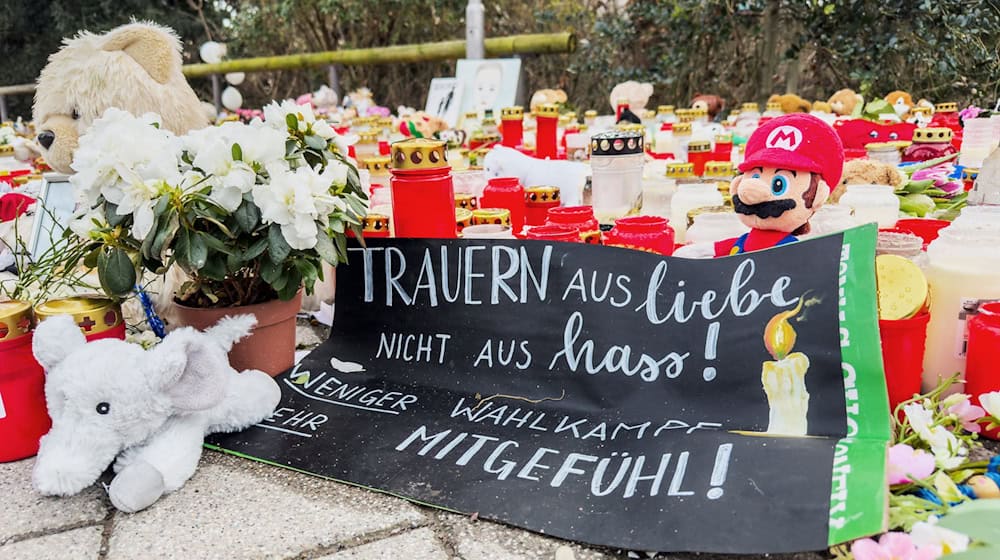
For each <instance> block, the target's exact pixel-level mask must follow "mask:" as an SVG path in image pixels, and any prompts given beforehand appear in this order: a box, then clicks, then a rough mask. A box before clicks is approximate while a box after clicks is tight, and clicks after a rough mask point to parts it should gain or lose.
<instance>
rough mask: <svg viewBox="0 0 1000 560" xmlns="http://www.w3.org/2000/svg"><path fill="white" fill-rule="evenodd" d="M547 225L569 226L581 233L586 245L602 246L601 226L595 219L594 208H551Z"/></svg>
mask: <svg viewBox="0 0 1000 560" xmlns="http://www.w3.org/2000/svg"><path fill="white" fill-rule="evenodd" d="M545 223H546V224H548V225H559V226H569V227H572V228H574V229H576V230H577V231H578V232H580V239H582V240H583V242H584V243H590V244H592V245H600V244H601V241H602V238H601V224H600V223H599V222H598V221H597V218H596V217H594V207H593V206H559V207H557V208H549V214H548V216H547V217H546V221H545Z"/></svg>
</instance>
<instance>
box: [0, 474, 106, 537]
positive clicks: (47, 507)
mask: <svg viewBox="0 0 1000 560" xmlns="http://www.w3.org/2000/svg"><path fill="white" fill-rule="evenodd" d="M34 465H35V460H34V459H25V460H23V461H17V462H14V463H0V496H3V507H0V544H2V543H5V542H8V541H11V540H12V539H13V538H16V537H23V536H26V535H29V534H36V533H45V532H49V531H53V530H55V529H59V528H67V527H74V526H76V527H79V526H82V525H88V524H94V523H100V522H101V520H102V519H104V517H105V515H107V512H108V507H109V506H108V502H107V501H106V498H105V497H104V496H103V493H104V491H103V490H101V489H100V488H99V487H97V486H92V487H90V488H88V489H86V490H84V491H83V492H81V493H79V494H77V495H76V496H71V497H69V498H50V497H45V496H42V495H41V494H39V493H38V492H36V491H35V489H34V488H32V487H31V469H32V468H33V467H34Z"/></svg>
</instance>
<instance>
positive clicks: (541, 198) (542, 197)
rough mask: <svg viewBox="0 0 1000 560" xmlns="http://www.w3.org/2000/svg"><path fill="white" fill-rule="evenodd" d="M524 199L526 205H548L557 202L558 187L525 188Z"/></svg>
mask: <svg viewBox="0 0 1000 560" xmlns="http://www.w3.org/2000/svg"><path fill="white" fill-rule="evenodd" d="M524 197H525V200H526V201H527V203H528V204H549V203H553V202H556V203H558V202H559V187H552V186H548V185H546V186H538V187H526V188H525V189H524Z"/></svg>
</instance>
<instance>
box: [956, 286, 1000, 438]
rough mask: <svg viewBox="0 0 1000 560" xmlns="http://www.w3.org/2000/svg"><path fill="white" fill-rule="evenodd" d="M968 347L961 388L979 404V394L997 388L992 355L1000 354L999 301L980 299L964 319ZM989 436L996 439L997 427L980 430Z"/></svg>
mask: <svg viewBox="0 0 1000 560" xmlns="http://www.w3.org/2000/svg"><path fill="white" fill-rule="evenodd" d="M968 326H969V347H968V352H967V353H966V356H965V392H966V393H968V394H969V395H971V396H972V401H973V403H974V404H977V405H978V404H979V395H982V394H983V393H990V392H993V391H1000V375H998V371H997V366H996V359H997V356H998V355H1000V302H992V303H984V304H982V305H980V306H979V312H978V313H976V314H975V315H973V316H972V317H970V318H969V320H968ZM980 435H985V436H986V437H989V438H991V439H1000V429H996V428H995V429H993V430H986V426H985V425H984V426H983V432H982V434H980Z"/></svg>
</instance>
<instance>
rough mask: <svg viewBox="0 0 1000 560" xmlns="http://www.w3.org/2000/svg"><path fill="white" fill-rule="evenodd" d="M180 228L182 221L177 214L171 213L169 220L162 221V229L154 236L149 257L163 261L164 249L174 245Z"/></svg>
mask: <svg viewBox="0 0 1000 560" xmlns="http://www.w3.org/2000/svg"><path fill="white" fill-rule="evenodd" d="M180 227H181V223H180V219H179V218H178V217H177V213H176V212H170V217H169V218H168V219H166V220H160V227H159V229H157V230H156V232H155V233H154V235H153V244H152V246H151V247H150V248H149V255H147V256H148V257H149V258H157V259H160V260H163V253H164V249H165V248H167V247H170V244H171V243H173V241H174V238H175V237H176V236H177V230H179V229H180Z"/></svg>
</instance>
